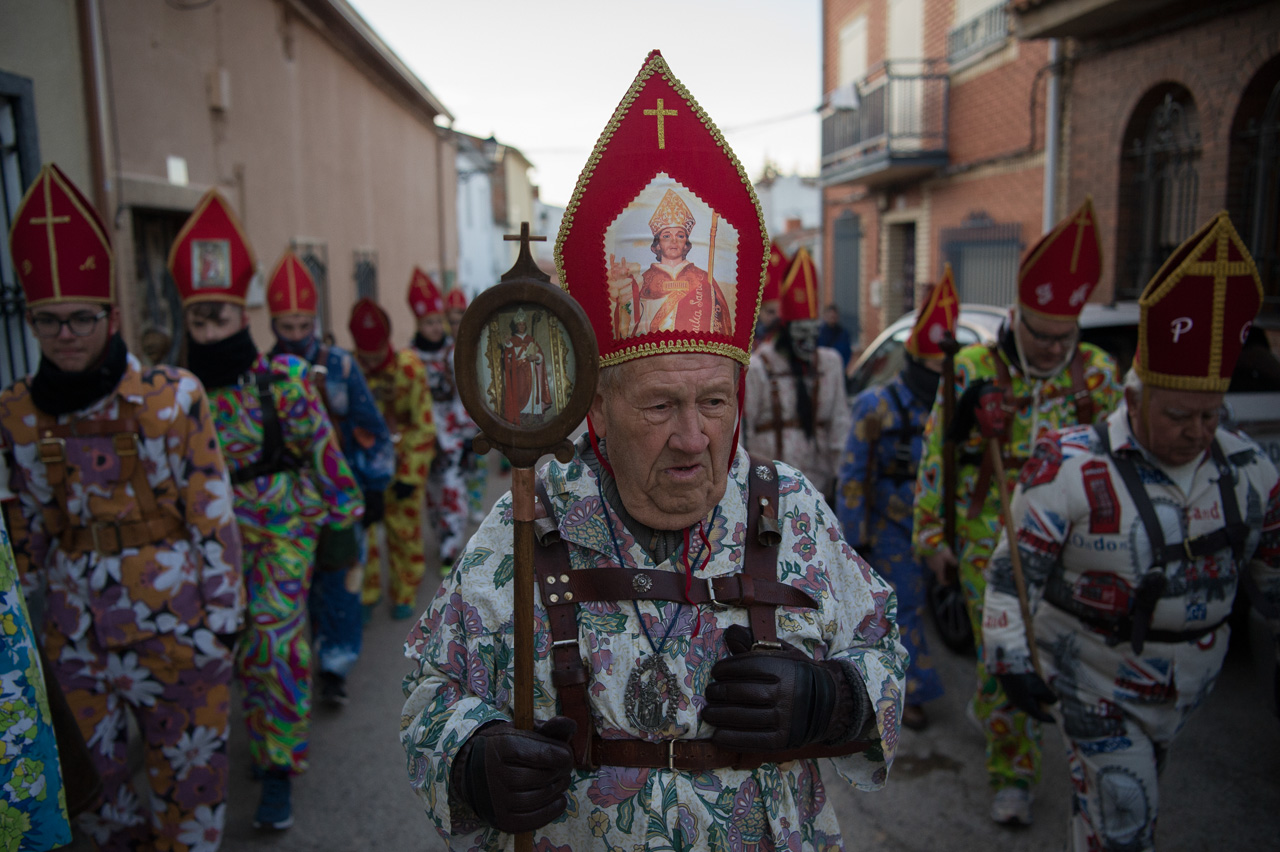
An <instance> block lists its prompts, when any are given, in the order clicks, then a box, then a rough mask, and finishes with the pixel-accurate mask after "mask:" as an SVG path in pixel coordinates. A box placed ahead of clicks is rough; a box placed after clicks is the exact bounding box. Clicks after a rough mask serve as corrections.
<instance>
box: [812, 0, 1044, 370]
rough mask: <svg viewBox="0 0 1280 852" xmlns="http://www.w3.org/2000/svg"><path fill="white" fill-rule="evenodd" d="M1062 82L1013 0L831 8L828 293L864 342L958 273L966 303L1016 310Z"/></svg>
mask: <svg viewBox="0 0 1280 852" xmlns="http://www.w3.org/2000/svg"><path fill="white" fill-rule="evenodd" d="M1051 71H1052V66H1051V64H1050V61H1049V47H1048V44H1047V42H1043V41H1038V42H1025V41H1018V40H1017V39H1015V38H1014V37H1013V35H1012V32H1011V29H1010V25H1009V8H1008V4H1007V3H1006V2H1001V0H825V2H824V3H823V87H824V89H825V90H826V92H827V96H826V98H825V101H824V102H825V105H826V108H825V112H824V118H823V149H822V155H823V156H822V172H821V179H822V185H823V201H824V205H823V206H824V211H823V212H824V216H823V220H824V225H823V228H824V258H823V260H824V262H823V264H822V269H823V272H824V275H823V286H824V294H825V298H826V300H827V301H832V302H835V303H836V304H837V305H838V306H839V307H840V309H841V313H842V315H843V317H844V320H845V322H846V324H847V325H849V327H850V328H851V330H855V331H854V336H855V337H856V338H859V339H860V342H861V343H862V344H864V345H865V344H867V343H869V342H870V341H871V339H872V338H874V336H875V335H876V334H877V333H879V331H880V330H881V329H882V328H883V327H884V326H885V325H887V324H888V323H889V322H892V321H893V320H894V319H896V318H897V317H898V316H899V315H901V314H902V313H904V312H906V311H909V310H911V309H912V308H913V307H914V304H915V301H916V298H917V295H918V294H919V293H921V292H922V288H920V287H919V286H918V285H920V284H925V283H931V282H934V281H936V280H937V279H938V278H939V277H940V275H941V273H942V269H943V264H944V263H945V262H947V261H950V262H951V263H952V266H953V269H954V271H955V274H956V278H957V284H958V286H959V289H960V295H961V298H962V299H963V300H966V301H971V302H988V303H996V304H1004V303H1007V302H1009V301H1010V300H1011V299H1012V295H1013V290H1014V285H1015V282H1016V275H1017V263H1018V258H1019V256H1020V255H1021V253H1022V251H1023V250H1024V249H1025V248H1026V247H1027V246H1028V245H1030V244H1031V243H1032V242H1034V241H1035V240H1036V239H1037V238H1038V237H1039V235H1040V234H1041V233H1042V231H1043V230H1044V227H1045V224H1046V223H1045V215H1044V209H1043V208H1044V170H1045V133H1046V129H1045V119H1046V93H1047V89H1048V85H1047V84H1048V81H1049V78H1050V73H1051ZM1055 218H1056V216H1055ZM1049 224H1052V222H1050V223H1049Z"/></svg>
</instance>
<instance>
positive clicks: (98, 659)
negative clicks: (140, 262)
mask: <svg viewBox="0 0 1280 852" xmlns="http://www.w3.org/2000/svg"><path fill="white" fill-rule="evenodd" d="M10 247H11V248H12V252H13V259H14V266H15V268H16V269H17V270H18V275H19V277H20V279H21V282H22V286H23V290H24V292H25V293H26V297H27V305H28V312H27V321H28V322H29V323H30V325H31V327H32V330H33V331H34V332H35V335H36V338H37V341H38V342H39V344H40V352H41V359H40V366H39V369H38V370H37V371H36V373H35V375H33V376H31V377H30V378H27V379H22V380H20V381H18V382H16V383H14V385H13V386H12V387H10V388H8V389H7V390H5V391H4V392H3V394H0V433H2V434H0V439H2V440H0V443H3V444H5V445H7V446H10V447H12V448H13V458H14V463H15V468H14V470H13V480H12V481H13V490H14V491H15V492H17V495H18V499H17V505H16V506H15V507H14V509H15V511H11V512H9V513H8V520H9V523H10V524H11V527H12V534H13V549H14V555H15V557H16V559H17V565H18V570H19V572H20V573H21V574H22V575H23V587H24V591H26V593H27V594H28V597H34V598H40V599H43V604H44V642H45V651H46V654H47V656H48V659H49V661H50V663H51V669H52V672H51V674H52V676H54V677H56V678H57V680H58V682H59V683H60V684H61V685H62V689H63V692H65V693H66V697H67V702H68V704H69V705H70V706H71V708H72V710H73V712H74V713H75V716H76V720H77V721H78V722H79V726H80V731H81V733H82V734H83V735H84V738H85V741H86V742H87V743H88V744H89V746H90V748H91V751H92V756H93V759H94V763H95V765H96V768H97V770H98V772H99V774H100V775H101V776H102V782H103V800H102V803H101V804H100V805H99V806H98V807H97V809H96V811H94V812H90V813H87V814H84V815H83V816H82V817H81V818H80V820H81V827H82V828H83V829H84V830H85V831H86V833H87V834H88V835H89V836H90V837H91V838H92V840H93V842H94V844H95V846H96V847H97V848H99V849H110V850H126V849H138V848H152V847H153V846H154V844H156V843H157V842H159V841H160V840H161V839H163V840H164V842H165V843H166V844H168V847H167V848H171V849H191V848H200V849H211V848H216V847H217V845H218V843H219V841H220V839H221V836H222V828H223V823H224V820H225V818H226V791H227V736H228V733H229V721H228V712H229V706H230V697H231V695H230V680H231V673H232V662H233V654H232V650H231V648H232V645H233V644H234V640H235V635H236V634H237V633H238V632H239V631H240V629H241V627H242V624H243V619H244V603H245V592H244V586H243V584H242V582H241V579H240V534H239V531H238V530H237V528H236V523H235V516H234V515H233V514H232V507H231V499H230V497H231V485H230V483H229V482H228V479H227V468H226V463H225V462H224V460H223V456H222V453H221V452H219V450H218V442H217V436H216V434H215V432H214V424H213V418H212V417H211V415H210V406H209V400H208V399H207V398H206V396H205V392H204V390H203V388H201V386H200V382H198V381H197V380H196V378H195V377H194V376H192V375H191V373H188V372H187V371H185V370H179V369H175V368H173V367H167V366H160V367H152V368H148V369H143V367H142V366H141V365H140V364H139V362H138V360H137V358H135V357H134V356H133V355H132V354H131V353H130V352H129V351H128V349H126V347H125V344H124V341H123V340H122V339H121V337H120V335H119V328H120V314H119V309H118V308H117V307H116V304H115V295H114V292H113V279H114V272H115V269H114V265H113V257H112V252H111V245H110V242H109V241H108V238H107V233H106V229H105V228H104V227H103V225H102V223H101V221H100V220H99V218H98V216H97V214H96V213H95V212H94V211H93V209H92V207H91V205H90V204H89V202H88V201H87V200H86V199H85V198H84V196H83V195H82V194H81V193H80V191H79V190H78V189H77V188H76V187H75V186H73V185H72V183H71V182H70V181H69V180H68V179H67V177H66V175H64V174H63V173H62V172H61V171H60V170H59V169H58V168H57V167H56V166H53V165H48V166H45V168H44V170H43V171H41V172H40V176H39V177H38V178H37V179H36V181H35V183H33V184H32V186H31V189H30V190H29V191H28V193H27V195H26V197H25V198H24V199H23V200H22V203H21V205H20V206H19V208H18V213H17V215H16V217H15V218H14V223H13V227H12V231H11V232H10ZM6 641H7V639H6ZM130 713H131V714H132V715H133V716H134V718H135V719H136V721H137V726H138V728H139V729H140V730H141V732H142V737H143V740H144V760H145V762H146V765H147V767H148V772H147V781H148V783H149V785H150V791H149V792H150V795H149V797H148V800H147V801H146V802H145V803H144V802H142V801H140V800H139V797H138V795H137V793H136V792H135V791H134V788H133V784H132V773H131V762H130V760H129V749H128V730H129V720H128V718H127V715H126V714H130Z"/></svg>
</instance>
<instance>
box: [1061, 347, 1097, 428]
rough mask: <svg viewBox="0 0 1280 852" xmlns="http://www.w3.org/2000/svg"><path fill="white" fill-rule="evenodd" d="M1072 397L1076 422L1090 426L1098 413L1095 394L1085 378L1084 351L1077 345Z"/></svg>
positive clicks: (1072, 370) (1072, 373) (1072, 377)
mask: <svg viewBox="0 0 1280 852" xmlns="http://www.w3.org/2000/svg"><path fill="white" fill-rule="evenodd" d="M1068 369H1069V370H1070V372H1071V399H1072V400H1073V401H1074V402H1075V406H1076V423H1079V424H1080V425H1081V426H1088V425H1089V424H1091V423H1093V418H1094V415H1095V414H1096V413H1097V412H1096V411H1095V410H1094V407H1093V395H1092V394H1090V393H1089V385H1088V384H1087V383H1086V382H1085V380H1084V353H1083V352H1081V351H1080V347H1078V346H1077V347H1076V354H1075V355H1073V356H1071V366H1070V367H1069V368H1068Z"/></svg>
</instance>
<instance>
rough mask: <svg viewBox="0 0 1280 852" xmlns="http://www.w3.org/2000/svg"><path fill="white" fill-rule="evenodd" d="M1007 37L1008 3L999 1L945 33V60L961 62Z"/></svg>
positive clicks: (954, 62)
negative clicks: (997, 3) (997, 4)
mask: <svg viewBox="0 0 1280 852" xmlns="http://www.w3.org/2000/svg"><path fill="white" fill-rule="evenodd" d="M1008 37H1009V4H1008V3H1001V4H1000V5H999V6H992V7H991V8H990V9H987V10H986V11H984V12H979V13H978V14H976V15H974V16H973V17H972V18H970V19H969V20H967V21H965V22H964V23H962V24H960V26H958V27H955V28H954V29H952V30H951V32H949V33H947V61H948V62H950V63H951V64H952V65H954V64H956V63H957V62H963V61H964V60H966V59H968V58H969V57H970V56H974V55H976V54H978V53H980V52H982V51H983V50H985V49H986V48H988V47H990V46H991V45H993V44H1001V43H1003V42H1004V41H1005V39H1007V38H1008Z"/></svg>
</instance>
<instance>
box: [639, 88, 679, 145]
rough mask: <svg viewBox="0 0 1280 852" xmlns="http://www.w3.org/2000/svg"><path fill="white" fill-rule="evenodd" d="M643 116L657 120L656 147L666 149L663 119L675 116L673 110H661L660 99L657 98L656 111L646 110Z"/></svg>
mask: <svg viewBox="0 0 1280 852" xmlns="http://www.w3.org/2000/svg"><path fill="white" fill-rule="evenodd" d="M644 114H645V115H652V116H655V117H656V118H657V119H658V147H659V148H666V147H667V135H666V127H665V122H664V119H665V118H666V117H667V116H669V115H675V114H676V111H675V110H673V109H663V108H662V98H658V106H657V108H656V109H647V110H645V111H644Z"/></svg>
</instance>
